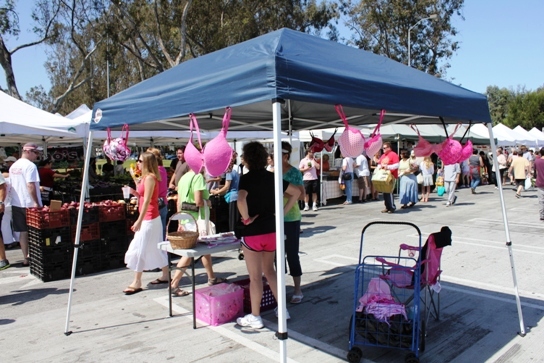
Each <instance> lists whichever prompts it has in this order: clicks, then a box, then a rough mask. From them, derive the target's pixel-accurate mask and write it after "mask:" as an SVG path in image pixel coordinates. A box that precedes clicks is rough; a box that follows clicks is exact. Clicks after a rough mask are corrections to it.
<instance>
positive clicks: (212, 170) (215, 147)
mask: <svg viewBox="0 0 544 363" xmlns="http://www.w3.org/2000/svg"><path fill="white" fill-rule="evenodd" d="M231 113H232V109H231V108H230V107H227V108H226V109H225V115H224V116H223V123H222V128H221V131H220V132H219V134H218V135H217V136H216V137H214V138H213V140H211V141H210V142H208V143H207V144H206V147H205V148H202V141H201V139H200V128H199V127H198V121H197V120H196V116H195V115H194V114H190V115H189V118H190V125H189V130H190V131H191V137H190V138H189V143H188V144H187V146H186V148H185V161H186V162H187V165H189V167H190V168H191V170H192V171H194V172H195V173H200V171H201V170H202V167H205V168H206V172H207V173H208V174H209V175H211V176H213V177H216V176H219V175H221V174H223V173H224V172H225V171H226V170H227V168H228V167H229V164H230V161H231V159H232V148H231V147H230V146H229V144H228V142H227V130H228V128H229V123H230V116H231ZM193 127H194V128H195V131H196V132H197V135H198V144H199V146H200V149H201V150H202V151H198V149H197V148H196V147H195V146H194V144H193Z"/></svg>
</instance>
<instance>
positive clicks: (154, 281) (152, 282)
mask: <svg viewBox="0 0 544 363" xmlns="http://www.w3.org/2000/svg"><path fill="white" fill-rule="evenodd" d="M167 283H168V280H161V279H156V280H153V281H151V282H150V283H149V285H160V284H167Z"/></svg>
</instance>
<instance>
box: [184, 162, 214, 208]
mask: <svg viewBox="0 0 544 363" xmlns="http://www.w3.org/2000/svg"><path fill="white" fill-rule="evenodd" d="M195 190H196V191H198V190H202V192H203V193H202V198H203V199H204V200H205V201H206V200H208V199H209V198H210V192H209V191H208V189H207V188H206V181H205V180H204V176H203V175H202V174H200V173H198V174H195V172H194V171H192V170H191V171H188V172H187V173H185V174H183V176H182V177H181V178H180V179H179V182H178V206H181V203H182V202H186V203H194V202H195ZM178 209H179V208H178ZM184 213H189V214H190V215H192V216H193V217H194V218H195V219H198V214H197V213H196V212H189V211H184ZM200 218H201V219H204V218H205V216H204V208H202V209H201V210H200Z"/></svg>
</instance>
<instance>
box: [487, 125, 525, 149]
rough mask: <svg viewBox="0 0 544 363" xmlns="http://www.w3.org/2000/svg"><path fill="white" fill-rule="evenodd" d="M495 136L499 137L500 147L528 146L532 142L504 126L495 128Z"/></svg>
mask: <svg viewBox="0 0 544 363" xmlns="http://www.w3.org/2000/svg"><path fill="white" fill-rule="evenodd" d="M493 134H494V135H496V136H497V140H498V143H499V146H516V145H527V144H528V143H530V141H531V140H528V139H527V137H525V136H524V135H521V134H520V133H518V132H516V131H514V130H512V129H510V128H509V127H508V126H505V125H504V124H497V125H495V126H493Z"/></svg>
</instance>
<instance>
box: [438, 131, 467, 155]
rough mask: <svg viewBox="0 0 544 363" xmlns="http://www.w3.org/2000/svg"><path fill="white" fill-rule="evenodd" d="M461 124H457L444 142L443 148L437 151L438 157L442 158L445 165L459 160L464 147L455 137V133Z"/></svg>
mask: <svg viewBox="0 0 544 363" xmlns="http://www.w3.org/2000/svg"><path fill="white" fill-rule="evenodd" d="M459 126H461V124H457V126H456V127H455V130H453V132H452V133H451V135H450V136H449V137H448V138H447V139H446V140H444V141H443V142H442V150H440V151H439V152H437V154H438V157H439V158H440V159H442V162H443V163H444V165H452V164H455V163H457V162H458V161H459V156H460V155H461V150H462V149H463V147H462V146H461V143H460V142H459V141H457V140H454V139H453V135H455V132H457V129H458V128H459Z"/></svg>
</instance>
